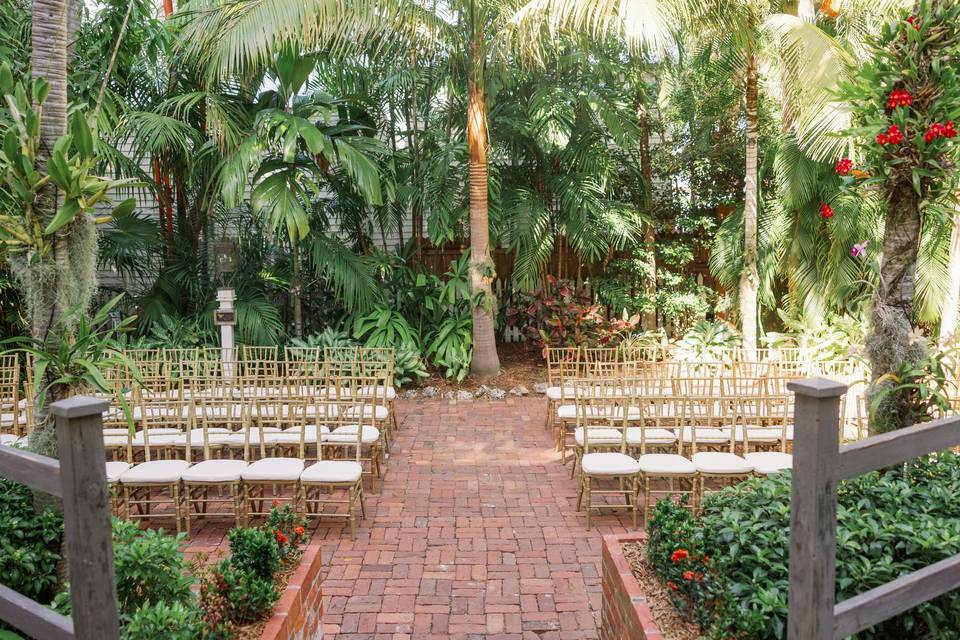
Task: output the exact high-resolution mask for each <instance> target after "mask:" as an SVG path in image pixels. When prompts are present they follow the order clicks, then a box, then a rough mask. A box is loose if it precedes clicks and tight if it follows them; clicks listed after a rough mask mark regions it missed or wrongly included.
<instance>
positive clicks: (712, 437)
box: [683, 427, 730, 444]
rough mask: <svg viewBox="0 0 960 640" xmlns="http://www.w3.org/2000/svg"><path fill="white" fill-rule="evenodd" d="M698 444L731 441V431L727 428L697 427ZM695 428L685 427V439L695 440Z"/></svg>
mask: <svg viewBox="0 0 960 640" xmlns="http://www.w3.org/2000/svg"><path fill="white" fill-rule="evenodd" d="M696 429H697V433H696V435H697V444H721V443H728V442H730V431H728V430H727V429H711V428H708V427H697V428H696ZM693 435H694V434H693V429H692V428H691V427H684V428H683V441H684V442H693Z"/></svg>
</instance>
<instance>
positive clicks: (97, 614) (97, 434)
mask: <svg viewBox="0 0 960 640" xmlns="http://www.w3.org/2000/svg"><path fill="white" fill-rule="evenodd" d="M108 406H109V402H107V401H106V400H99V399H97V398H87V397H82V396H77V397H74V398H70V399H68V400H62V401H60V402H55V403H53V404H52V405H51V407H50V409H51V411H52V413H53V415H54V416H56V421H57V442H58V447H59V451H60V460H59V461H57V460H54V459H53V458H47V457H45V456H41V455H37V454H35V453H32V452H29V451H23V450H20V449H15V448H13V447H7V446H2V447H0V476H3V477H4V478H7V479H9V480H13V481H14V482H20V483H22V484H26V485H29V486H30V487H33V488H34V489H37V490H39V491H43V492H44V493H49V494H51V495H54V496H57V497H59V498H61V499H62V500H63V525H64V536H65V537H66V545H65V546H66V555H67V562H68V567H69V571H70V601H71V602H72V604H73V617H72V618H68V617H66V616H62V615H60V614H59V613H56V612H54V611H53V610H51V609H49V608H47V607H45V606H44V605H42V604H40V603H39V602H35V601H34V600H31V599H30V598H27V597H26V596H24V595H21V594H19V593H17V592H16V591H14V590H13V589H10V588H9V587H6V586H4V585H0V619H2V620H4V621H6V622H7V623H9V624H11V625H12V626H14V627H16V628H17V629H19V630H21V631H23V632H24V633H27V634H29V635H30V636H32V637H34V638H42V639H43V640H70V639H72V638H77V639H78V640H95V639H96V640H117V638H118V637H119V636H120V621H119V618H118V616H117V585H116V581H115V579H114V574H113V537H112V529H111V525H110V501H109V496H108V494H107V478H106V466H105V465H104V460H106V456H105V455H104V451H103V423H102V417H101V414H102V413H103V412H104V411H105V410H106V409H107V407H108ZM2 580H3V576H0V581H2Z"/></svg>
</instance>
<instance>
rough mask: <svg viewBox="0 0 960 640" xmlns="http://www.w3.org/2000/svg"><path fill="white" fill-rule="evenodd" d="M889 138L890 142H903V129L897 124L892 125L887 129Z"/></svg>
mask: <svg viewBox="0 0 960 640" xmlns="http://www.w3.org/2000/svg"><path fill="white" fill-rule="evenodd" d="M887 140H889V141H890V144H900V143H901V142H903V131H900V127H898V126H897V125H895V124H892V125H890V128H889V129H887Z"/></svg>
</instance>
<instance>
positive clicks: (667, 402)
mask: <svg viewBox="0 0 960 640" xmlns="http://www.w3.org/2000/svg"><path fill="white" fill-rule="evenodd" d="M631 401H632V402H635V403H636V405H637V407H638V408H639V409H640V420H639V427H631V428H632V429H638V430H639V436H640V437H639V440H640V442H639V445H634V446H632V447H631V448H632V449H633V451H634V452H635V453H636V454H638V458H637V463H638V464H639V465H640V482H641V484H642V490H643V525H644V527H646V526H647V523H648V522H649V520H650V509H651V507H653V504H654V503H653V498H654V494H660V495H674V494H676V495H687V496H689V501H688V503H687V506H688V508H690V509H691V511H695V510H696V508H697V489H698V487H697V481H698V475H697V468H696V467H695V466H694V464H693V462H692V461H691V460H690V459H689V458H687V457H685V456H684V455H683V431H684V430H683V429H682V428H678V427H680V426H681V423H680V416H681V415H682V414H683V408H682V407H681V406H678V405H681V404H682V403H683V402H684V400H683V399H682V398H669V397H666V398H665V397H663V396H659V395H655V396H638V397H635V398H632V399H631ZM655 481H664V482H666V483H667V489H666V490H658V489H655V488H654V487H653V482H655ZM677 482H687V483H688V485H689V488H688V489H687V490H686V491H684V490H678V489H677V486H676V483H677ZM637 499H638V500H639V499H640V496H639V495H638V496H637Z"/></svg>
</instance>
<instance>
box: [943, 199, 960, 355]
mask: <svg viewBox="0 0 960 640" xmlns="http://www.w3.org/2000/svg"><path fill="white" fill-rule="evenodd" d="M949 273H950V284H949V285H948V286H947V292H946V296H945V297H944V299H943V306H942V307H940V344H941V345H942V344H945V343H946V342H948V341H949V340H950V339H951V338H952V337H953V336H954V334H955V333H956V331H957V311H958V310H957V307H958V306H960V206H958V207H957V209H956V210H955V211H954V213H953V229H952V230H951V231H950V262H949Z"/></svg>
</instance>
